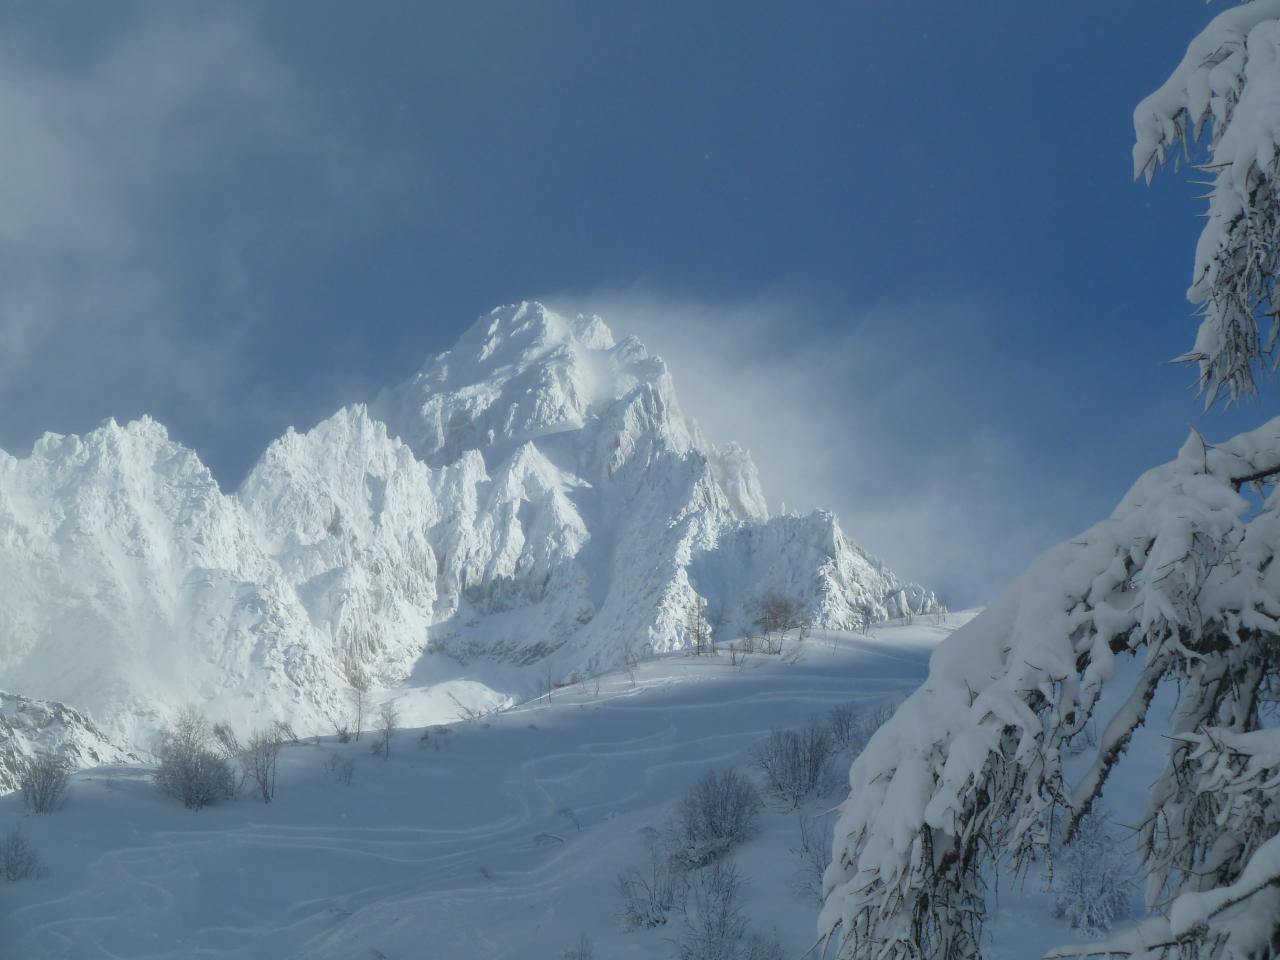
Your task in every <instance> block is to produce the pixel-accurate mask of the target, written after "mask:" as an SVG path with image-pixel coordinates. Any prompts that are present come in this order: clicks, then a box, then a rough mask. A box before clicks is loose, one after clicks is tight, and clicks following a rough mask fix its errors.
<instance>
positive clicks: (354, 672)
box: [345, 655, 373, 742]
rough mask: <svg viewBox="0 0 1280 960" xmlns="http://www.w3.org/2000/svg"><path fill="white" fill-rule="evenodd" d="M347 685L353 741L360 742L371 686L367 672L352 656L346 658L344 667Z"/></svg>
mask: <svg viewBox="0 0 1280 960" xmlns="http://www.w3.org/2000/svg"><path fill="white" fill-rule="evenodd" d="M345 669H346V675H347V684H348V685H349V686H350V687H351V705H352V707H353V708H354V709H355V714H356V716H355V726H356V729H355V739H356V741H357V742H359V740H360V734H361V733H362V732H364V711H365V708H366V707H368V705H369V689H370V687H372V686H373V683H372V681H371V680H370V679H369V674H368V672H367V671H366V670H365V669H364V667H363V666H361V664H360V661H359V660H357V659H356V657H355V656H354V655H351V656H349V657H348V658H347V662H346V665H345Z"/></svg>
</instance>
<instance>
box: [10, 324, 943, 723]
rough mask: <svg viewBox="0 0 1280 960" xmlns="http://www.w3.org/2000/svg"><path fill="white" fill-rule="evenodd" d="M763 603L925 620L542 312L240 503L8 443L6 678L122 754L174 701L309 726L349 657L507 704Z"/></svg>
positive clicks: (453, 356)
mask: <svg viewBox="0 0 1280 960" xmlns="http://www.w3.org/2000/svg"><path fill="white" fill-rule="evenodd" d="M769 588H776V589H779V590H782V591H784V592H787V593H790V594H793V595H796V596H798V597H800V598H802V599H803V601H804V602H805V603H806V605H807V606H808V608H809V610H810V612H811V613H812V615H813V617H814V619H815V621H816V622H817V623H818V624H820V625H824V626H830V627H845V628H848V627H852V626H853V625H854V623H855V622H856V619H857V617H858V611H859V608H860V607H864V606H867V607H870V608H871V609H872V610H873V611H874V613H875V615H877V616H879V617H889V616H899V615H901V614H902V613H903V612H904V611H906V610H908V609H910V610H915V611H919V610H922V609H925V610H927V609H930V608H931V605H932V604H933V603H934V600H933V597H932V595H931V594H929V593H928V591H926V590H924V589H923V588H921V587H919V586H916V585H913V584H903V583H901V582H900V581H899V580H898V579H897V578H896V577H895V576H894V575H893V574H892V573H891V572H890V571H888V570H887V569H885V568H884V566H883V565H882V564H880V563H879V562H877V561H876V560H874V559H872V558H871V557H868V556H867V555H866V554H865V553H863V552H862V551H861V550H860V549H858V548H857V547H856V546H854V545H852V544H851V543H849V541H848V540H846V539H845V537H844V535H843V533H842V532H841V530H840V527H839V524H838V522H837V521H836V519H835V517H834V516H832V515H831V514H829V513H822V512H818V513H814V514H811V515H809V516H805V517H799V516H780V517H772V518H771V517H770V516H769V513H768V508H767V505H766V501H765V497H764V493H763V491H762V490H761V487H760V482H759V479H758V477H757V474H756V470H755V466H754V465H753V464H752V462H751V459H750V457H749V456H748V455H747V454H746V452H745V451H743V450H742V449H740V448H738V447H736V446H732V445H731V446H729V447H726V448H717V447H716V446H714V445H712V444H711V443H709V442H708V441H707V440H706V439H705V438H704V437H702V436H701V434H700V433H699V431H698V429H697V427H696V425H694V424H693V423H692V422H690V421H689V420H688V419H687V418H686V417H685V416H684V415H683V414H682V412H681V410H680V407H679V404H678V402H677V400H676V394H675V390H674V387H673V385H672V382H671V378H670V376H669V374H668V372H667V369H666V367H665V366H664V364H663V363H662V361H661V360H660V359H658V358H657V357H654V356H651V355H650V354H648V353H647V352H646V351H645V349H644V347H643V346H642V345H641V344H640V343H639V342H638V341H637V340H635V339H634V338H627V339H625V340H623V341H621V342H619V343H615V342H614V340H613V337H612V335H611V333H610V332H609V330H608V328H607V327H606V326H605V325H604V323H603V322H602V321H601V320H600V319H599V318H596V317H578V318H576V319H570V318H566V317H562V316H559V315H557V314H556V313H554V312H552V311H550V310H548V309H547V308H545V307H543V306H541V305H539V304H531V303H524V304H520V305H517V306H512V307H504V308H500V309H498V310H495V311H493V312H492V313H490V314H489V315H487V316H485V317H483V318H481V319H480V320H479V321H478V322H477V323H476V324H475V325H474V326H473V327H472V328H471V329H470V330H469V331H468V332H467V333H466V334H464V336H463V337H462V338H461V340H460V341H459V342H458V344H457V345H456V346H455V347H454V349H452V350H450V351H449V352H448V353H445V354H442V355H440V356H438V357H436V358H434V359H432V360H430V361H429V362H428V363H427V364H426V365H425V366H424V367H423V368H422V369H421V370H420V371H419V372H418V373H417V374H416V375H415V376H414V377H412V378H411V379H410V380H409V381H407V382H406V383H404V384H402V385H400V386H398V387H395V388H391V389H388V390H386V391H384V392H383V393H382V394H381V395H380V396H378V397H377V399H376V400H375V401H374V402H373V403H372V404H370V405H368V406H363V405H356V406H351V407H347V408H344V409H342V410H340V411H338V412H337V413H336V414H335V415H333V416H332V417H330V418H329V419H328V420H326V421H324V422H323V423H321V424H319V425H317V426H316V427H314V428H313V429H311V430H309V431H307V432H306V433H297V432H294V431H292V430H290V431H289V432H288V433H287V434H286V435H285V436H284V437H282V438H280V439H279V440H277V441H276V442H274V443H273V444H272V445H271V446H270V447H269V448H268V449H267V451H266V452H265V454H264V455H263V457H262V459H261V460H260V462H259V463H258V464H257V465H256V466H255V467H254V469H253V470H252V471H251V473H250V474H249V476H248V477H247V478H246V479H245V480H244V482H243V484H242V485H241V487H240V489H239V490H238V491H236V492H235V493H234V494H227V493H224V492H223V491H221V490H220V489H219V487H218V485H217V483H216V482H215V481H214V478H213V477H212V475H211V474H210V472H209V471H208V469H207V468H206V467H205V466H204V465H203V464H202V463H201V462H200V460H199V458H198V457H197V456H196V454H195V453H194V452H192V451H191V450H188V449H186V448H184V447H182V446H181V445H180V444H178V443H176V442H174V441H173V440H171V439H170V438H169V437H168V435H167V433H166V431H165V430H164V428H163V427H162V426H161V425H160V424H158V423H156V422H155V421H153V420H150V419H147V418H144V419H142V420H139V421H136V422H133V423H129V424H127V425H124V426H121V425H118V424H116V423H115V422H114V421H108V422H107V423H105V424H104V425H103V426H102V427H101V428H99V429H97V430H95V431H92V432H91V433H88V434H86V435H84V436H83V437H76V436H68V437H63V436H57V435H52V434H50V435H46V436H45V437H43V438H42V439H41V440H39V441H38V442H37V443H36V444H35V447H34V449H33V450H32V452H31V454H30V456H28V457H25V458H15V457H12V456H9V455H7V454H5V453H3V452H0V686H4V687H5V688H7V689H11V690H15V691H19V692H22V693H26V694H30V695H33V696H41V697H49V698H55V699H58V700H63V701H66V702H68V703H71V704H75V705H76V706H77V707H79V708H81V709H84V710H86V711H88V712H89V713H90V714H91V715H92V716H93V718H94V719H95V720H96V721H97V722H98V723H99V724H100V725H101V726H102V727H103V729H105V730H106V731H107V732H108V734H110V735H111V736H114V737H117V738H119V739H120V740H122V741H123V742H126V743H129V744H135V745H138V744H144V743H145V740H146V736H147V735H148V734H149V733H150V732H151V731H153V730H154V729H155V727H156V726H157V725H158V724H159V723H160V722H162V720H163V718H164V717H165V716H167V715H168V714H170V713H171V712H172V711H173V710H174V709H175V708H176V707H177V706H179V705H181V704H183V703H187V702H197V703H200V704H202V705H204V707H205V709H206V710H207V711H208V712H209V713H210V714H211V715H213V716H215V717H219V718H224V719H227V720H230V721H231V722H233V723H236V724H239V725H241V726H247V725H248V724H249V723H251V722H256V721H258V720H260V719H265V718H268V717H279V718H287V719H290V720H291V721H293V722H294V723H295V725H297V726H298V727H299V728H300V729H307V730H310V729H315V730H322V729H327V728H328V725H329V723H330V722H331V721H332V719H333V718H334V717H336V716H338V715H340V714H341V713H343V712H345V710H346V704H345V695H346V691H347V689H348V685H347V679H346V678H347V675H348V672H349V668H350V666H351V665H352V664H355V665H357V666H358V667H359V668H360V669H362V670H364V671H366V672H368V673H369V674H371V675H372V676H373V677H374V678H375V679H376V680H377V681H378V682H380V683H382V684H386V685H391V684H397V683H402V682H409V683H412V684H417V685H428V684H431V683H433V682H435V681H436V680H437V679H439V678H440V677H441V674H440V666H441V664H445V663H451V664H454V665H455V666H456V665H457V664H459V663H460V664H466V665H470V668H469V669H470V673H467V671H465V670H463V671H462V672H461V673H460V672H459V670H461V668H459V669H457V670H454V669H451V674H452V675H455V676H461V675H466V676H468V677H470V678H471V679H476V678H481V679H484V678H485V677H496V676H500V677H501V680H500V681H492V682H494V683H500V684H501V685H503V686H504V687H506V688H507V689H506V690H505V692H507V693H511V694H513V695H520V694H521V693H527V692H530V691H531V690H532V689H533V688H534V686H535V684H536V682H537V681H536V680H535V679H534V675H535V671H534V670H529V669H523V670H521V669H514V668H517V667H527V666H528V665H531V664H534V663H537V664H538V666H537V668H536V674H537V676H539V677H541V676H545V673H546V670H547V667H548V665H549V667H550V670H551V672H552V674H553V675H554V676H556V677H567V676H568V675H570V674H572V673H574V672H576V671H593V670H597V669H603V668H607V667H610V666H613V665H616V664H617V663H618V662H620V660H621V659H622V658H623V656H624V651H625V650H626V649H627V648H628V647H629V646H632V647H648V648H650V649H653V650H669V649H673V648H678V647H680V646H681V645H682V644H683V643H684V619H685V615H686V611H687V609H688V607H689V605H690V603H691V602H692V601H693V600H694V598H695V596H701V597H702V598H703V599H704V600H705V601H706V603H707V606H708V609H709V611H710V612H711V613H712V615H713V616H714V617H715V618H716V619H717V621H718V622H719V623H720V624H721V625H722V627H721V628H722V629H723V630H724V631H726V632H731V631H734V630H737V629H740V628H741V627H742V626H743V625H744V622H745V621H744V606H745V604H746V603H747V602H748V601H749V600H750V599H751V598H752V597H754V596H756V595H758V594H760V593H761V592H763V591H764V590H766V589H769ZM446 658H447V659H446ZM495 664H496V665H499V666H498V667H494V665H495ZM486 665H489V667H491V668H492V669H490V670H489V672H488V673H486V672H485V671H486ZM485 682H490V681H489V680H485Z"/></svg>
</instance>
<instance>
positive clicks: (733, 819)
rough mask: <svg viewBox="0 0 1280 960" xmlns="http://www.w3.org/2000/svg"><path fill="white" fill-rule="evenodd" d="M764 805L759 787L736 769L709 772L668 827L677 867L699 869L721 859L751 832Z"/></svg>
mask: <svg viewBox="0 0 1280 960" xmlns="http://www.w3.org/2000/svg"><path fill="white" fill-rule="evenodd" d="M761 806H762V804H761V802H760V793H759V791H757V790H756V788H755V786H754V785H753V784H752V783H751V781H750V780H748V779H747V778H746V777H744V776H743V775H742V774H740V773H738V772H737V771H736V770H732V769H730V770H724V771H716V770H709V771H708V772H707V773H706V775H704V776H703V777H702V778H701V779H700V780H699V781H698V782H697V783H695V784H694V785H693V786H692V787H690V788H689V791H688V792H687V793H686V794H685V795H684V796H683V797H682V798H681V800H680V807H679V809H678V810H677V811H676V816H675V819H674V820H673V821H672V823H671V825H670V827H669V828H668V843H669V849H670V851H671V856H672V858H673V859H674V860H675V862H676V864H677V865H678V866H680V867H681V868H683V869H685V870H691V869H695V868H697V867H702V866H705V865H707V864H708V863H711V862H712V861H714V860H718V859H720V858H721V857H722V856H724V854H725V853H727V852H728V851H729V850H730V849H731V848H732V847H734V846H735V845H736V844H739V843H741V842H742V841H743V840H745V839H747V837H748V836H749V835H750V833H751V828H752V826H753V824H754V822H755V818H756V814H758V813H759V812H760V808H761Z"/></svg>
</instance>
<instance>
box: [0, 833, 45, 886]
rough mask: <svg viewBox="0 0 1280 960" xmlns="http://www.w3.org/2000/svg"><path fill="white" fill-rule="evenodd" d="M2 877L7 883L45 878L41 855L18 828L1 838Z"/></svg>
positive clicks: (0, 868)
mask: <svg viewBox="0 0 1280 960" xmlns="http://www.w3.org/2000/svg"><path fill="white" fill-rule="evenodd" d="M0 876H2V877H4V880H5V882H6V883H17V882H18V881H19V880H33V879H35V878H37V877H42V876H44V864H43V863H42V862H41V860H40V856H39V854H37V853H36V852H35V850H34V849H32V847H31V844H30V843H28V842H27V838H26V836H25V835H23V833H22V831H21V830H20V829H19V828H18V827H12V828H11V829H9V830H7V831H5V834H4V837H2V838H0Z"/></svg>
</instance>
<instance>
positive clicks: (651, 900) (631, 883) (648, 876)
mask: <svg viewBox="0 0 1280 960" xmlns="http://www.w3.org/2000/svg"><path fill="white" fill-rule="evenodd" d="M645 853H646V860H645V864H644V866H643V867H627V868H626V869H625V870H623V871H622V872H621V873H620V874H618V881H617V886H618V894H619V896H621V897H622V910H621V914H620V917H619V919H621V921H622V925H623V926H624V927H625V928H626V929H628V930H639V929H642V928H647V927H660V926H662V925H663V924H665V923H666V922H667V915H668V914H669V913H670V912H671V911H672V910H673V909H674V908H675V907H676V905H677V904H678V903H679V902H680V901H681V899H682V898H683V896H684V874H683V872H682V871H681V870H680V869H679V868H678V867H677V866H676V864H675V863H674V862H673V861H672V859H671V854H670V852H669V851H668V850H667V846H666V844H665V842H664V840H663V837H662V834H661V833H659V832H658V831H657V830H654V829H653V828H652V827H649V828H647V829H646V830H645Z"/></svg>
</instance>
